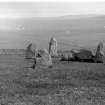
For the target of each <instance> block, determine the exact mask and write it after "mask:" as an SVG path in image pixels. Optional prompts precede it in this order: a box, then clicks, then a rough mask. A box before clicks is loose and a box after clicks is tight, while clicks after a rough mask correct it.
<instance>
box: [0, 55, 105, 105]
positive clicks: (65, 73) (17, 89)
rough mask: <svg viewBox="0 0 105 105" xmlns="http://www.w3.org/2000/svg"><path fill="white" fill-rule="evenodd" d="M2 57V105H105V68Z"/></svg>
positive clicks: (81, 63) (0, 98) (0, 66)
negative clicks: (38, 62)
mask: <svg viewBox="0 0 105 105" xmlns="http://www.w3.org/2000/svg"><path fill="white" fill-rule="evenodd" d="M32 62H33V61H32V60H26V59H25V58H24V56H23V55H0V105H105V65H104V64H101V63H86V62H85V63H83V62H70V61H69V62H67V61H59V60H55V59H53V62H54V63H53V67H52V68H46V67H43V66H40V65H39V64H38V65H37V67H36V69H35V70H33V69H32V68H30V67H31V66H32Z"/></svg>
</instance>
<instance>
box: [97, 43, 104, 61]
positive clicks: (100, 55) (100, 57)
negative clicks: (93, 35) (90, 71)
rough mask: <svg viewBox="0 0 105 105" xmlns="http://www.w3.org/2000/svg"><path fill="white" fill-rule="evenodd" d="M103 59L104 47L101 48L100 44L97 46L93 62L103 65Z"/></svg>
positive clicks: (101, 44)
mask: <svg viewBox="0 0 105 105" xmlns="http://www.w3.org/2000/svg"><path fill="white" fill-rule="evenodd" d="M104 59H105V55H104V46H103V43H102V42H100V43H99V44H98V46H97V50H96V55H95V60H96V62H102V63H103V62H104Z"/></svg>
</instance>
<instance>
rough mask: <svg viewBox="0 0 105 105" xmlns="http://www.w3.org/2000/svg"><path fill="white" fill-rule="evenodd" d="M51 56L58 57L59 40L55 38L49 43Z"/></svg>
mask: <svg viewBox="0 0 105 105" xmlns="http://www.w3.org/2000/svg"><path fill="white" fill-rule="evenodd" d="M49 54H50V55H51V56H53V57H54V56H57V55H58V54H57V40H56V39H55V38H53V37H52V38H51V39H50V42H49Z"/></svg>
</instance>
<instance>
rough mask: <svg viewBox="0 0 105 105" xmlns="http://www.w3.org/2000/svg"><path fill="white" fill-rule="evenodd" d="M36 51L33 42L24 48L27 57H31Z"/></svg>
mask: <svg viewBox="0 0 105 105" xmlns="http://www.w3.org/2000/svg"><path fill="white" fill-rule="evenodd" d="M36 53H37V49H36V45H34V44H32V43H31V44H29V45H28V47H27V48H26V55H25V56H26V58H27V59H32V58H33V57H34V56H35V54H36Z"/></svg>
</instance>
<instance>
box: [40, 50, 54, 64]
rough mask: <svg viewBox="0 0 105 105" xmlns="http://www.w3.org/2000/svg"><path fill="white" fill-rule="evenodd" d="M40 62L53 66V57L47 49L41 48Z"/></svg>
mask: <svg viewBox="0 0 105 105" xmlns="http://www.w3.org/2000/svg"><path fill="white" fill-rule="evenodd" d="M40 56H41V59H40V63H41V65H44V66H52V58H51V56H50V54H49V53H48V51H47V50H46V49H41V50H40Z"/></svg>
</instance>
